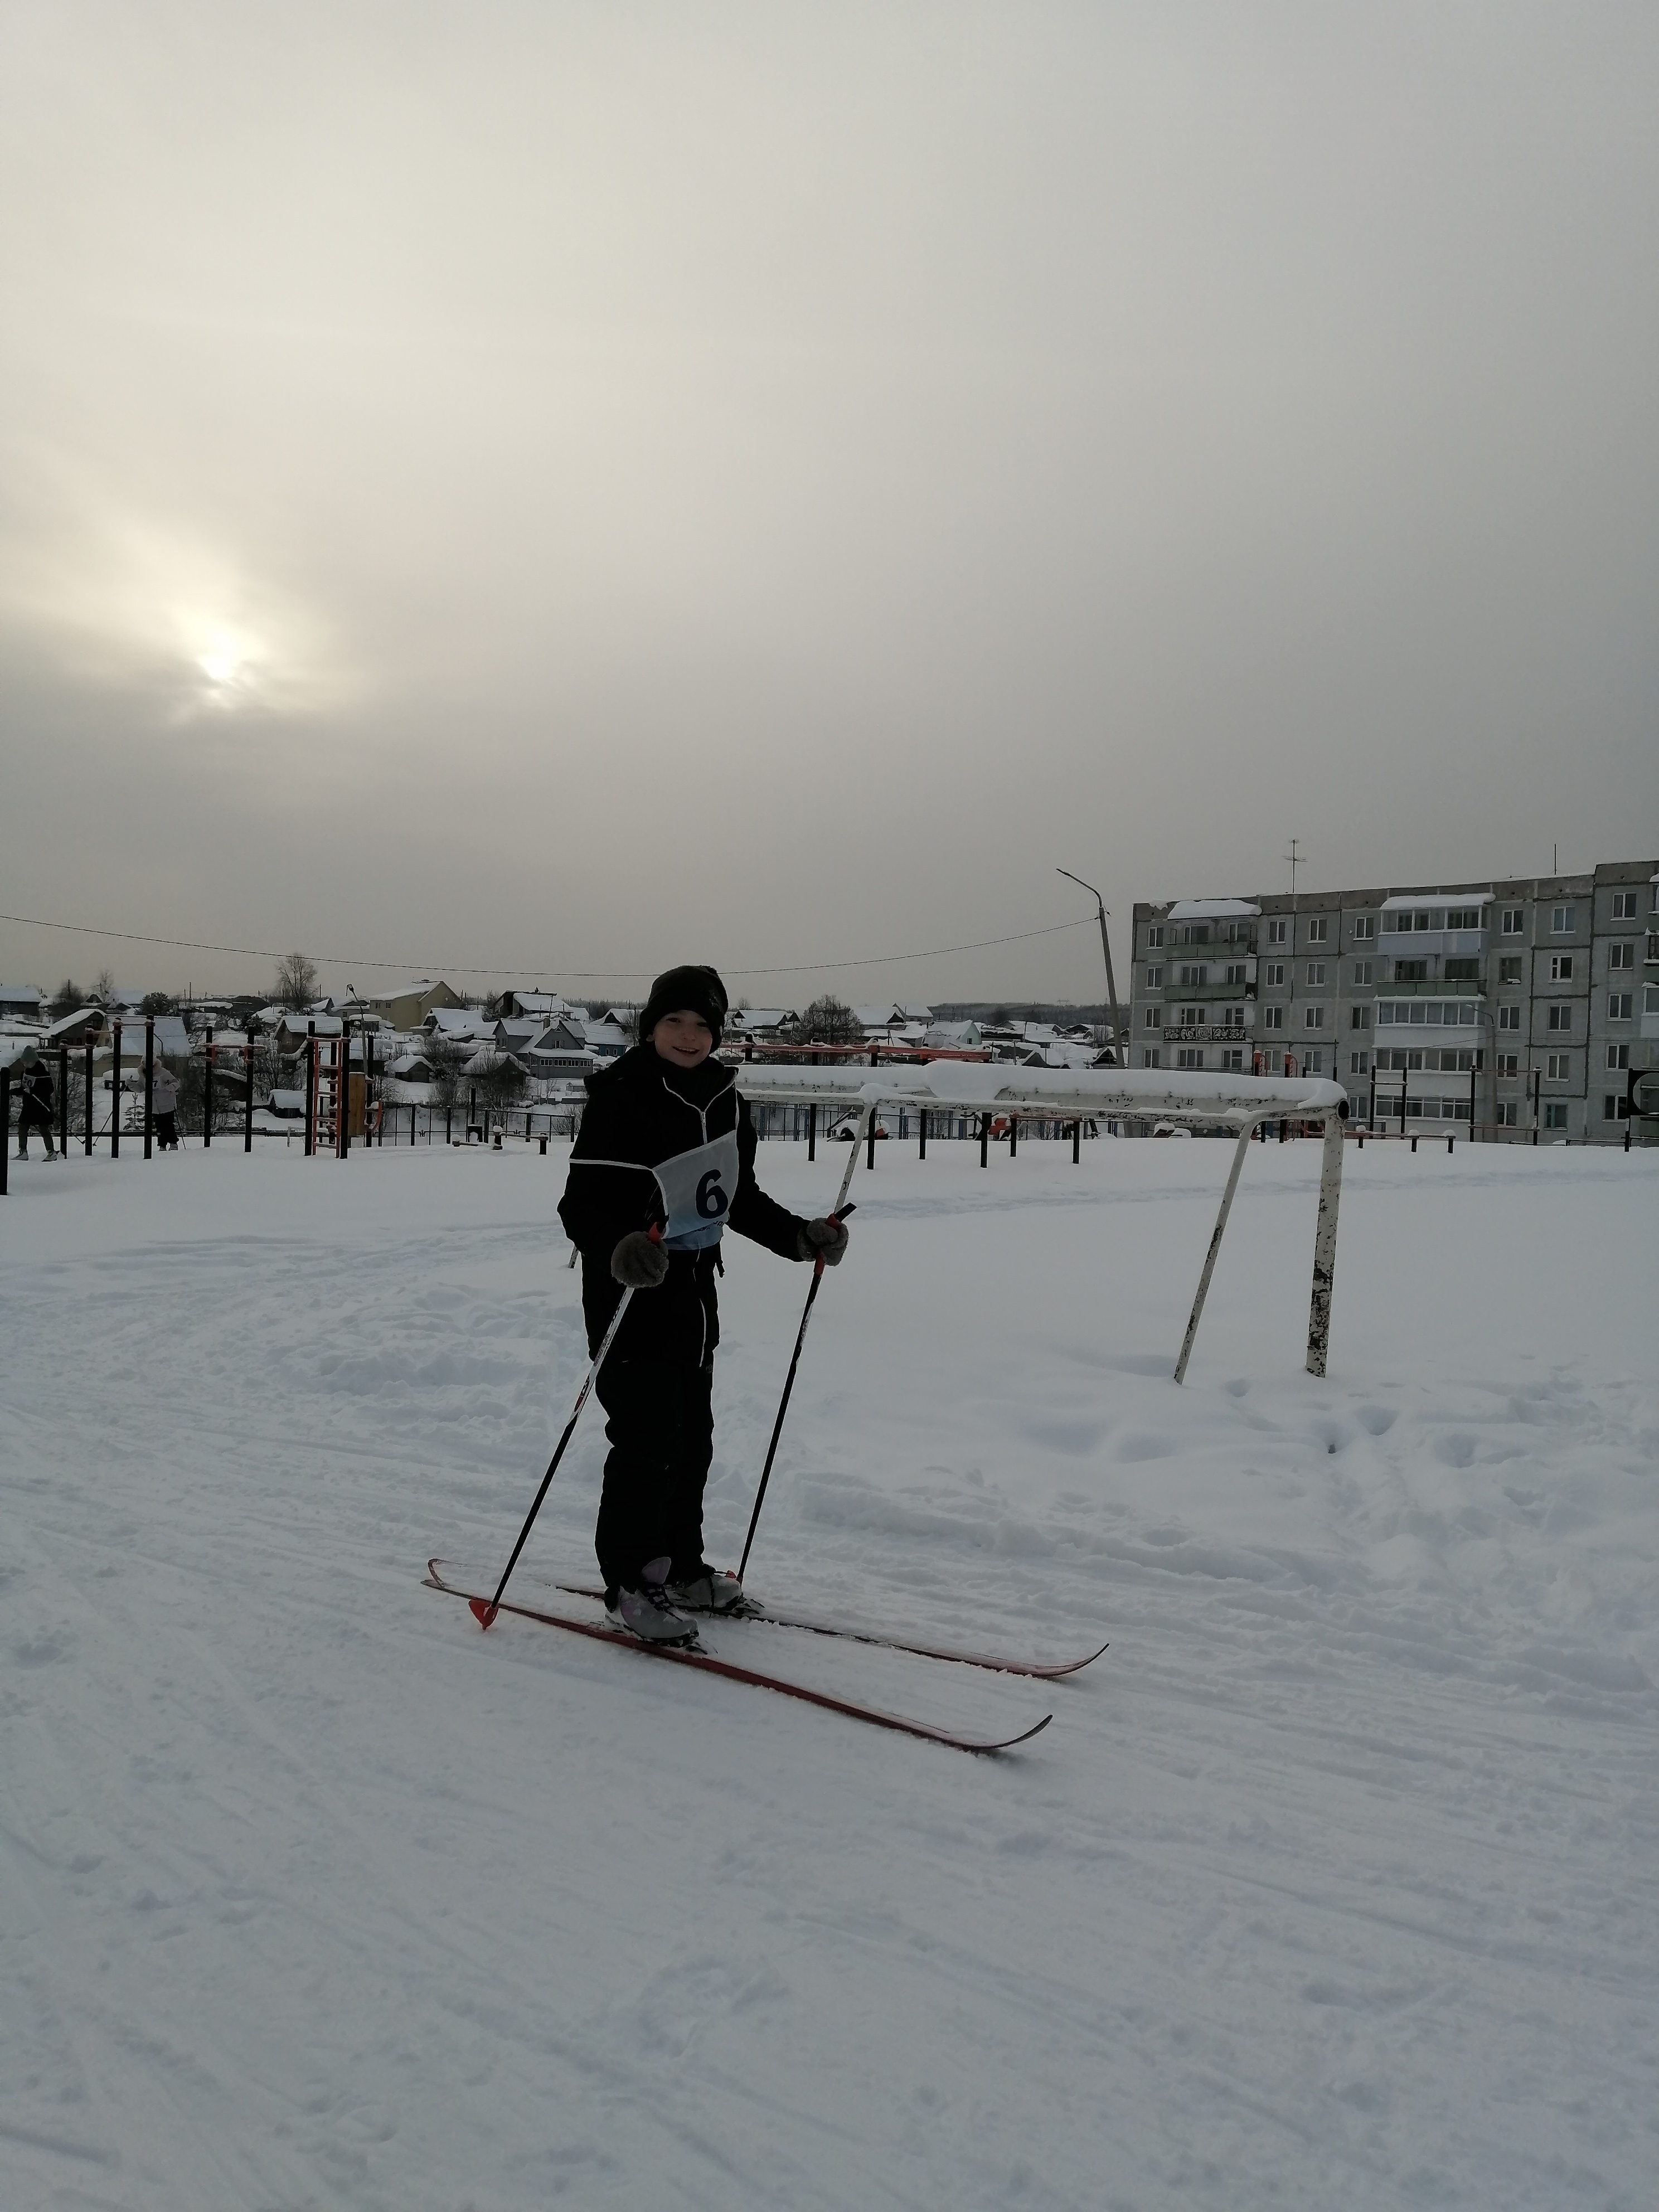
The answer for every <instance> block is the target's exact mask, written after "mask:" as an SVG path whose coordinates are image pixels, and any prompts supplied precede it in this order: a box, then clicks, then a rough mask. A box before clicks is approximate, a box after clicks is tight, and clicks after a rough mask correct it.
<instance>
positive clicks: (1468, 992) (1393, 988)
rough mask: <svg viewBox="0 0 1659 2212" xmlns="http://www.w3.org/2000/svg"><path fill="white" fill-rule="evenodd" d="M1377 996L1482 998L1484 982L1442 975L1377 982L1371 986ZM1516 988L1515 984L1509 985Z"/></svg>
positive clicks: (1394, 997)
mask: <svg viewBox="0 0 1659 2212" xmlns="http://www.w3.org/2000/svg"><path fill="white" fill-rule="evenodd" d="M1371 987H1372V988H1373V989H1374V990H1375V991H1376V994H1377V996H1378V997H1379V998H1389V999H1484V998H1485V997H1486V981H1485V979H1484V977H1483V978H1480V979H1479V980H1477V981H1474V982H1472V983H1471V982H1465V981H1462V979H1461V978H1460V979H1459V980H1458V981H1455V982H1451V983H1449V982H1447V981H1445V979H1444V978H1443V977H1442V976H1437V975H1431V976H1430V977H1429V978H1428V979H1427V980H1426V981H1420V980H1419V981H1416V982H1404V983H1377V984H1374V985H1372V986H1371ZM1510 988H1511V989H1514V988H1516V986H1515V985H1510Z"/></svg>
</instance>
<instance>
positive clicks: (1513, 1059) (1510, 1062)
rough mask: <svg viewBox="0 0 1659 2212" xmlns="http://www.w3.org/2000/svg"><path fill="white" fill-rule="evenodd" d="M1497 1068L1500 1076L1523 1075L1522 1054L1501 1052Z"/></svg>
mask: <svg viewBox="0 0 1659 2212" xmlns="http://www.w3.org/2000/svg"><path fill="white" fill-rule="evenodd" d="M1497 1067H1498V1073H1499V1075H1519V1074H1520V1073H1521V1055H1520V1054H1519V1053H1518V1052H1500V1053H1499V1054H1498V1060H1497Z"/></svg>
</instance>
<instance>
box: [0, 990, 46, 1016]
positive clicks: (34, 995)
mask: <svg viewBox="0 0 1659 2212" xmlns="http://www.w3.org/2000/svg"><path fill="white" fill-rule="evenodd" d="M45 1013H46V993H45V992H44V991H43V990H42V989H41V988H40V985H39V984H38V983H0V1021H5V1022H38V1021H40V1020H41V1019H42V1018H44V1016H45Z"/></svg>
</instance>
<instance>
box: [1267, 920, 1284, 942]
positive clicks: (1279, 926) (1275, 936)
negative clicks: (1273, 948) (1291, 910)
mask: <svg viewBox="0 0 1659 2212" xmlns="http://www.w3.org/2000/svg"><path fill="white" fill-rule="evenodd" d="M1267 942H1268V944H1269V945H1282V944H1283V943H1284V942H1285V917H1284V915H1277V916H1276V917H1275V918H1274V919H1273V921H1270V922H1269V923H1268V924H1267Z"/></svg>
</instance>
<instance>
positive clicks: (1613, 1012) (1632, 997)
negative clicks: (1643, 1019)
mask: <svg viewBox="0 0 1659 2212" xmlns="http://www.w3.org/2000/svg"><path fill="white" fill-rule="evenodd" d="M1635 1003H1636V994H1635V993H1634V992H1633V991H1609V992H1608V993H1607V1019H1608V1020H1609V1021H1610V1022H1627V1021H1629V1019H1630V1018H1631V1008H1632V1006H1634V1005H1635Z"/></svg>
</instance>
